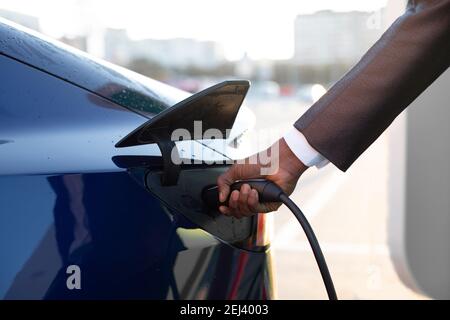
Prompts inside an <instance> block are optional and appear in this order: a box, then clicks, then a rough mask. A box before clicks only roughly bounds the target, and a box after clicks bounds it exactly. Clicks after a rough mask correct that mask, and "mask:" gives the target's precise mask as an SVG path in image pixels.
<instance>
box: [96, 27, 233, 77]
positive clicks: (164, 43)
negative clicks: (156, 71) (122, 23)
mask: <svg viewBox="0 0 450 320" xmlns="http://www.w3.org/2000/svg"><path fill="white" fill-rule="evenodd" d="M104 39H105V54H106V56H105V58H106V59H107V60H110V61H112V62H115V63H118V64H122V65H127V64H129V63H130V62H131V61H133V60H138V59H147V60H150V61H155V62H158V63H159V64H160V65H162V66H165V67H170V68H187V67H195V68H204V69H213V68H216V67H217V66H219V65H220V64H222V63H223V62H224V61H225V55H224V50H223V47H222V46H221V45H220V44H219V43H217V42H214V41H201V40H196V39H185V38H175V39H143V40H132V39H130V38H129V37H128V35H127V32H126V31H125V30H120V29H107V30H106V31H105V35H104Z"/></svg>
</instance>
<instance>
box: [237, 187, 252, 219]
mask: <svg viewBox="0 0 450 320" xmlns="http://www.w3.org/2000/svg"><path fill="white" fill-rule="evenodd" d="M250 191H251V188H250V186H249V185H248V184H247V183H244V184H243V185H242V186H241V190H240V192H239V200H238V208H239V212H240V213H241V214H247V213H250V212H251V211H250V209H249V208H248V203H247V201H248V195H249V193H250Z"/></svg>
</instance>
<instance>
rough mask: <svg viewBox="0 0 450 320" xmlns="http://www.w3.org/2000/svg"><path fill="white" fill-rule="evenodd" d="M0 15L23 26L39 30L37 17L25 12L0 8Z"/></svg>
mask: <svg viewBox="0 0 450 320" xmlns="http://www.w3.org/2000/svg"><path fill="white" fill-rule="evenodd" d="M0 17H3V18H5V19H8V20H10V21H13V22H15V23H17V24H20V25H22V26H24V27H27V28H30V29H33V30H35V31H39V29H40V28H39V19H38V18H37V17H33V16H30V15H27V14H23V13H19V12H15V11H9V10H4V9H0Z"/></svg>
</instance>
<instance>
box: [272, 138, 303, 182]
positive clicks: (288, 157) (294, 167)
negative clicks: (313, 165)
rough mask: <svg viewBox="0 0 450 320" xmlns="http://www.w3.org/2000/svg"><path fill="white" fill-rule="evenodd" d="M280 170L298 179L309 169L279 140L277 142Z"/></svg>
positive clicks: (283, 141) (282, 139) (282, 140)
mask: <svg viewBox="0 0 450 320" xmlns="http://www.w3.org/2000/svg"><path fill="white" fill-rule="evenodd" d="M277 143H278V145H279V152H278V153H279V161H280V168H281V169H284V170H286V171H288V172H290V173H291V174H292V175H296V176H298V177H300V176H301V175H302V174H303V172H305V171H306V169H308V168H309V167H308V166H307V165H305V164H304V163H303V162H302V161H301V160H300V159H299V158H298V157H297V156H296V155H295V153H294V152H293V151H292V150H291V148H289V146H288V144H287V143H286V141H285V140H284V138H281V139H280V140H278V142H277Z"/></svg>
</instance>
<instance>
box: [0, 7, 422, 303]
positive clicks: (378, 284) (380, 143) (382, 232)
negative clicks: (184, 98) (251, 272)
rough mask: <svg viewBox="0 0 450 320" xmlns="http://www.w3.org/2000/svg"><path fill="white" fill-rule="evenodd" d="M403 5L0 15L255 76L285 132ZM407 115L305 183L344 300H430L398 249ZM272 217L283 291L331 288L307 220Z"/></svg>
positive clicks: (157, 56)
mask: <svg viewBox="0 0 450 320" xmlns="http://www.w3.org/2000/svg"><path fill="white" fill-rule="evenodd" d="M404 7H405V1H401V0H372V1H357V0H347V1H333V0H315V1H287V0H277V1H250V0H247V1H235V0H229V1H225V2H217V1H206V0H204V1H203V0H202V1H182V0H180V1H175V0H154V1H138V0H127V1H123V0H122V1H111V0H110V1H101V0H65V1H51V0H40V1H23V0H1V1H0V16H2V17H4V18H7V19H9V20H12V21H14V22H16V23H19V24H21V25H24V26H26V27H28V28H31V29H34V30H37V31H39V32H42V33H44V34H47V35H49V36H51V37H53V38H55V39H58V40H60V41H62V42H64V43H66V44H68V45H70V46H73V47H76V48H78V49H81V50H83V51H86V52H88V53H90V54H92V55H95V56H97V57H99V58H103V59H105V60H107V61H110V62H112V63H114V64H118V65H121V66H124V67H126V68H129V69H131V70H134V71H136V72H138V73H141V74H143V75H146V76H149V77H151V78H154V79H157V80H159V81H162V82H165V83H168V84H170V85H173V86H176V87H178V88H181V89H183V90H186V91H190V92H196V91H199V90H201V89H203V88H205V87H208V86H210V85H212V84H215V83H217V82H219V81H221V80H223V79H230V78H245V79H250V80H251V81H252V88H251V90H250V92H249V95H248V98H247V99H246V105H247V106H248V107H249V108H250V109H251V110H252V111H253V112H254V113H255V116H256V128H257V129H263V130H264V129H265V130H267V129H271V130H270V132H271V134H272V137H271V138H272V139H273V140H274V139H276V138H278V137H279V136H281V135H282V134H283V133H284V132H285V131H287V130H288V129H289V128H290V127H291V125H292V123H293V122H294V121H295V119H297V118H298V117H299V116H300V115H301V114H302V113H303V112H305V110H306V109H307V108H308V107H309V106H310V105H311V104H312V103H314V102H315V101H317V100H318V99H319V98H320V96H321V95H323V94H324V93H325V92H326V90H327V89H328V88H329V87H330V86H332V85H333V83H334V82H336V81H337V80H338V79H339V78H340V77H341V76H342V75H343V74H345V72H346V71H347V70H348V69H349V68H351V66H352V65H354V64H355V63H356V62H357V61H358V60H359V59H360V58H361V56H362V55H363V54H364V53H365V51H366V50H367V49H368V48H369V47H370V46H371V45H372V44H373V43H374V42H375V41H376V40H377V39H378V38H379V37H380V35H381V34H382V33H383V31H384V30H385V29H386V28H387V27H388V26H389V25H390V24H391V23H392V21H393V20H394V19H395V18H396V17H397V16H399V15H400V14H401V13H402V12H403V10H404ZM402 121H404V120H402V119H400V120H397V121H396V124H395V125H394V127H393V128H391V129H389V130H388V131H387V132H386V133H385V134H383V136H382V137H381V138H380V139H378V140H377V142H376V143H375V144H374V145H373V146H372V147H371V148H370V149H369V150H368V151H367V152H366V153H365V154H364V155H363V156H362V157H361V158H360V159H359V160H358V161H357V162H356V163H355V164H354V166H353V167H352V168H351V169H350V170H349V171H348V172H347V173H346V174H343V173H341V172H340V171H339V170H337V169H336V168H335V167H333V165H328V166H327V167H325V168H323V169H320V170H317V169H312V170H309V171H308V172H307V174H306V175H305V176H304V177H302V179H301V183H300V184H299V186H298V188H297V190H296V191H295V193H294V200H295V201H296V202H297V203H298V204H300V206H301V207H302V208H303V209H304V211H305V212H307V214H308V216H309V218H310V219H311V222H312V224H313V227H314V228H315V230H316V232H317V236H318V238H319V240H320V241H321V243H322V246H323V250H324V253H325V255H326V257H327V259H328V264H329V266H330V269H331V273H332V274H333V276H334V281H335V285H336V288H337V292H338V294H339V296H340V298H342V299H379V298H384V299H424V298H426V297H425V296H424V295H421V294H418V293H415V292H414V291H412V290H411V289H409V288H408V287H406V286H405V285H404V284H403V282H402V281H401V280H400V279H399V277H398V275H397V273H396V271H395V268H394V265H393V262H392V259H391V254H390V250H389V247H388V238H389V235H388V229H389V228H388V227H389V226H388V221H389V215H390V214H392V210H391V209H392V203H391V200H392V198H390V196H391V197H392V193H391V192H390V191H392V187H393V186H394V185H393V184H392V177H393V176H392V175H391V173H392V170H391V167H390V165H391V164H392V161H391V159H392V152H391V149H392V141H398V140H399V139H401V137H402V136H401V134H399V133H398V132H400V130H399V129H398V127H401V123H402ZM396 127H397V129H396ZM394 187H395V186H394ZM394 205H395V204H394ZM272 215H273V218H274V220H275V224H274V225H275V228H274V229H275V230H274V257H275V259H274V264H275V273H276V277H277V279H276V284H277V292H278V293H277V296H278V298H281V299H323V298H325V291H324V288H323V286H322V282H321V278H320V274H319V272H318V269H317V267H316V265H315V261H314V258H313V255H312V253H311V251H310V248H309V245H308V243H307V241H306V238H305V237H304V236H303V233H302V232H301V231H300V228H298V226H297V222H296V221H295V220H294V219H293V218H292V217H291V214H290V213H289V212H287V211H286V210H285V209H284V208H282V209H280V211H279V212H277V213H275V214H272Z"/></svg>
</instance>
